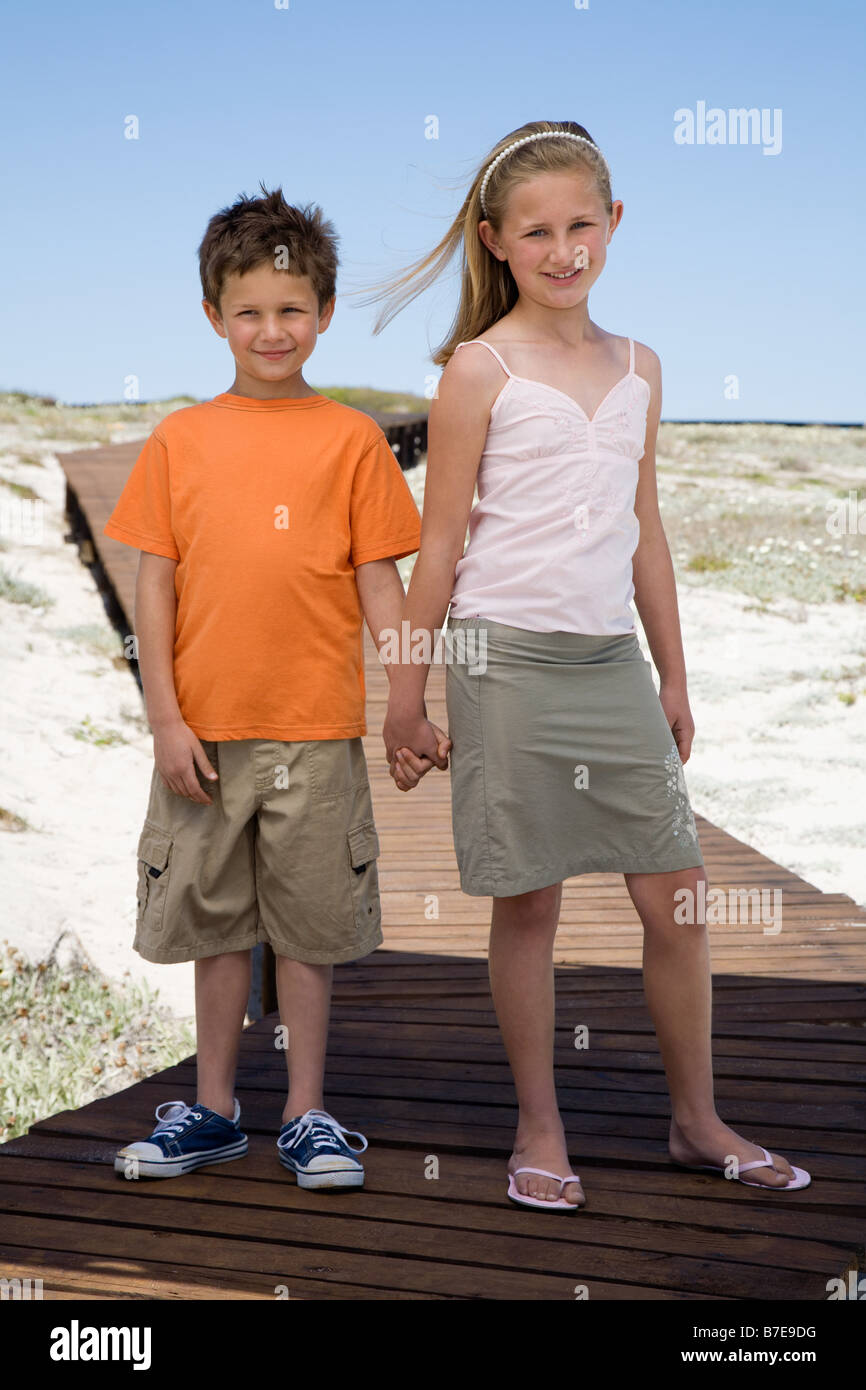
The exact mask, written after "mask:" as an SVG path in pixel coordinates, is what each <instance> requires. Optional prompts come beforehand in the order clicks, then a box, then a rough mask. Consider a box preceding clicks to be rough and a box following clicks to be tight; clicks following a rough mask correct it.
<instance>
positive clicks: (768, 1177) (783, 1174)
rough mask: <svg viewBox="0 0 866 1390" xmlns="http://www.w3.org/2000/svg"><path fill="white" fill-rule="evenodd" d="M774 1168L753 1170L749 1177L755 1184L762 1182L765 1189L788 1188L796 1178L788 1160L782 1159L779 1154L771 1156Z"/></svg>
mask: <svg viewBox="0 0 866 1390" xmlns="http://www.w3.org/2000/svg"><path fill="white" fill-rule="evenodd" d="M770 1157H771V1158H772V1160H773V1164H774V1167H772V1168H753V1169H752V1171H751V1172H750V1173H749V1177H750V1179H751V1180H752V1181H753V1182H760V1183H761V1184H762V1186H764V1187H787V1185H788V1183H789V1182H790V1181H791V1180H792V1179H793V1177H794V1170H793V1169H792V1167H791V1165H790V1163H789V1162H788V1160H787V1159H786V1158H781V1157H780V1156H779V1154H773V1153H771V1154H770Z"/></svg>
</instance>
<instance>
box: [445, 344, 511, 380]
mask: <svg viewBox="0 0 866 1390" xmlns="http://www.w3.org/2000/svg"><path fill="white" fill-rule="evenodd" d="M487 343H488V339H487V338H471V339H470V340H469V341H468V342H465V343H459V344H458V346H457V347H456V348H455V349H454V352H453V353H452V354H451V356H450V357H449V359H448V362H447V364H446V366H445V372H448V374H449V375H450V376H451V377H452V379H453V380H455V381H466V382H474V383H477V382H483V381H485V380H495V379H496V378H497V377H501V376H502V368H501V367H500V365H499V363H498V362H497V360H496V357H495V356H494V352H496V351H498V349H497V348H496V344H495V343H493V342H490V343H489V346H485V344H487ZM491 348H492V349H493V350H494V352H491ZM443 376H444V372H443Z"/></svg>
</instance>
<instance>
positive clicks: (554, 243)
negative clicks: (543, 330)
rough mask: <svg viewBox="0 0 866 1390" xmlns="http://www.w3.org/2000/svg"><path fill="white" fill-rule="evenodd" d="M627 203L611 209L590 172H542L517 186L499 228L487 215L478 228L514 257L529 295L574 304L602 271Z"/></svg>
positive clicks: (542, 302) (497, 250)
mask: <svg viewBox="0 0 866 1390" xmlns="http://www.w3.org/2000/svg"><path fill="white" fill-rule="evenodd" d="M622 209H623V205H622V203H621V202H619V201H618V202H615V203H614V204H613V214H612V215H611V216H610V217H609V216H608V215H607V213H606V212H605V208H604V204H603V203H602V200H601V198H600V197H599V194H598V190H597V188H596V185H595V182H594V180H593V178H592V175H591V174H589V173H583V172H574V173H571V172H566V171H564V170H563V171H562V172H559V173H544V174H537V175H536V176H535V177H534V178H532V179H529V180H527V181H526V182H524V183H517V184H515V186H514V188H512V190H511V192H510V193H509V194H508V201H507V203H506V207H505V213H504V216H503V220H502V226H501V228H500V230H499V231H498V232H497V231H496V230H495V229H494V227H493V225H492V224H491V223H490V222H487V221H484V222H480V223H479V224H478V232H479V235H480V237H481V239H482V241H483V242H484V244H485V246H486V247H487V248H488V250H490V251H492V253H493V255H494V256H496V257H497V259H498V260H500V261H507V262H508V267H509V269H510V271H511V273H512V275H513V276H514V279H515V282H516V284H517V288H518V290H519V291H520V295H521V297H522V298H523V299H524V300H531V301H532V302H533V303H534V304H537V305H538V306H539V307H541V308H550V309H569V308H573V307H574V306H575V305H576V304H579V303H580V302H581V301H582V300H585V299H586V296H587V294H588V293H589V290H590V287H591V286H592V285H593V284H594V282H595V281H596V280H597V279H598V277H599V275H600V274H601V272H602V270H603V268H604V263H605V259H606V256H607V250H606V248H607V244H608V242H609V241H610V239H611V237H612V235H613V233H614V230H615V228H616V227H617V226H618V224H619V220H620V218H621V217H622Z"/></svg>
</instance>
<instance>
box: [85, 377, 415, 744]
mask: <svg viewBox="0 0 866 1390" xmlns="http://www.w3.org/2000/svg"><path fill="white" fill-rule="evenodd" d="M104 532H105V534H106V535H107V536H113V537H114V538H115V540H119V541H123V542H124V543H125V544H127V545H132V546H135V547H136V548H137V549H139V550H144V551H148V552H151V553H153V554H155V555H165V556H168V557H169V558H170V559H173V560H177V561H178V564H177V568H176V569H175V592H176V594H177V623H176V627H175V641H174V682H175V689H176V691H177V700H178V704H179V706H180V712H181V715H182V717H183V720H184V722H185V723H186V724H188V725H189V727H190V728H191V729H192V730H193V732H194V733H195V734H196V735H197V737H198V738H204V739H217V740H230V739H243V738H274V739H281V740H287V741H293V740H301V739H328V738H353V737H355V736H356V735H358V734H365V733H366V732H367V725H366V719H365V711H364V698H365V686H364V663H363V645H362V634H363V623H364V615H363V611H362V609H361V603H360V599H359V596H358V589H357V585H356V583H355V569H354V567H355V566H356V565H363V564H365V563H366V562H367V561H369V560H380V559H384V558H386V557H388V556H392V557H393V558H394V559H399V558H400V557H401V556H402V555H411V554H412V553H413V552H414V551H416V550H417V549H418V547H419V545H420V543H421V519H420V516H419V513H418V508H417V507H416V505H415V502H414V499H413V497H412V494H411V492H410V491H409V486H408V484H407V482H406V479H405V478H404V477H403V474H402V472H401V471H400V466H399V464H398V463H397V460H396V459H395V457H394V454H393V453H392V451H391V448H390V446H389V444H388V441H387V439H386V438H385V435H384V434H383V432H382V430H381V429H380V428H379V426H378V425H377V424H376V422H375V421H374V420H372V419H371V418H370V416H369V415H365V414H364V413H363V412H362V411H360V410H355V409H353V408H352V407H351V406H346V405H342V404H341V403H340V402H338V401H332V400H330V399H328V397H326V396H308V397H306V398H305V399H298V400H296V399H290V398H286V399H282V400H257V399H254V398H253V397H251V396H235V395H232V394H231V393H229V392H223V393H222V394H221V395H218V396H215V397H214V398H213V400H212V401H207V402H204V403H202V404H200V405H193V406H187V407H186V408H184V409H182V410H175V411H173V412H172V413H171V414H170V415H168V416H166V418H165V419H164V420H163V421H161V423H160V424H159V425H158V426H157V427H156V429H155V430H154V431H153V433H152V434H151V435H150V437H149V438H148V440H147V442H146V443H145V445H144V447H143V448H142V450H141V453H140V454H139V456H138V458H137V459H136V462H135V464H134V466H133V469H132V472H131V473H130V475H129V479H128V481H127V483H126V486H125V487H124V489H123V492H122V493H121V496H120V499H119V501H118V503H117V506H116V507H115V508H114V511H113V512H112V514H111V516H110V517H109V519H108V521H107V523H106V525H105V527H104Z"/></svg>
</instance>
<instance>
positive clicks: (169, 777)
mask: <svg viewBox="0 0 866 1390" xmlns="http://www.w3.org/2000/svg"><path fill="white" fill-rule="evenodd" d="M153 756H154V760H155V762H156V766H157V770H158V771H159V775H160V776H161V778H162V780H163V781H164V782H165V784H166V786H167V787H168V789H169V791H172V792H175V793H176V794H177V795H178V796H186V797H188V798H189V800H190V801H200V802H201V803H202V805H204V806H212V805H213V800H212V798H211V797H209V796H208V794H207V792H206V791H205V790H204V788H203V787H202V786H201V784H200V782H199V780H198V777H197V776H196V773H195V769H196V767H200V768H201V770H202V772H203V773H204V774H205V776H206V777H208V778H209V779H211V780H212V781H216V779H217V774H216V772H215V771H214V769H213V768H212V767H211V765H210V763H209V762H208V758H207V754H206V753H205V751H204V749H203V748H202V746H201V744H200V743H199V741H198V739H197V738H196V736H195V734H194V733H193V731H192V729H191V728H190V727H189V725H187V724H184V723H183V721H182V720H181V721H178V722H177V723H174V724H169V725H160V726H159V727H158V728H156V729H154V731H153Z"/></svg>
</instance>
